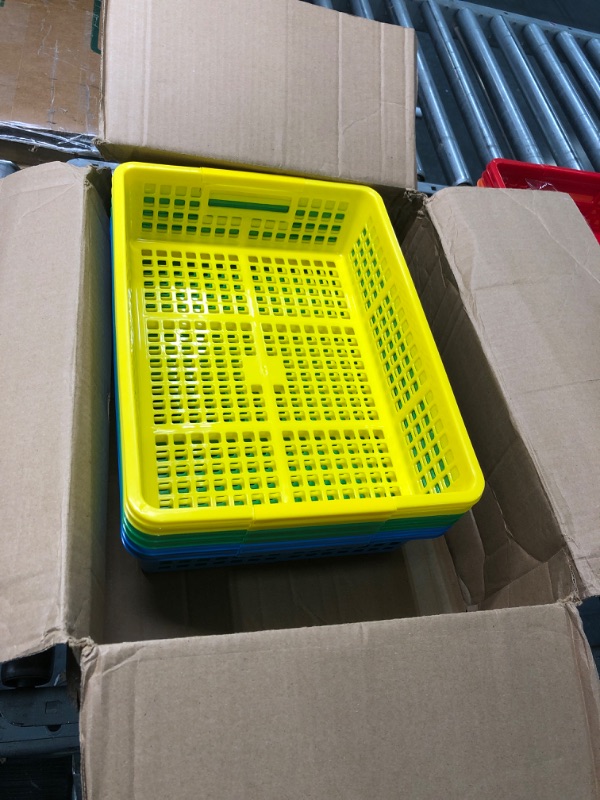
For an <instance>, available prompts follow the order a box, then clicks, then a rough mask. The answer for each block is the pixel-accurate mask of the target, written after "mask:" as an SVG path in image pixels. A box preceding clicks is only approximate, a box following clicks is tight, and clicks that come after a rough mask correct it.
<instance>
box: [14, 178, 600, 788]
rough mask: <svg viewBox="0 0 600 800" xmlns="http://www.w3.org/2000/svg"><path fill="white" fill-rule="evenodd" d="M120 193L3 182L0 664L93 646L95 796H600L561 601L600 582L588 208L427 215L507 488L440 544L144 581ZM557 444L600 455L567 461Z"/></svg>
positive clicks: (412, 240)
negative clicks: (535, 401)
mask: <svg viewBox="0 0 600 800" xmlns="http://www.w3.org/2000/svg"><path fill="white" fill-rule="evenodd" d="M105 189H106V187H105V186H103V185H102V180H101V177H100V176H99V175H98V174H97V173H95V172H93V171H92V172H90V171H86V170H78V169H75V168H72V167H69V166H64V165H56V164H54V165H48V166H45V167H38V168H33V169H27V170H24V171H23V172H21V173H17V174H16V175H14V176H11V177H9V178H6V179H4V180H3V181H0V225H2V236H1V237H0V242H1V244H0V358H1V359H2V363H1V364H0V370H1V374H2V375H3V379H4V386H5V387H6V388H5V391H4V393H3V395H2V398H1V400H0V402H1V404H2V410H1V416H2V420H3V446H2V448H0V453H1V455H0V474H1V475H2V477H3V480H2V482H1V484H2V488H1V489H0V548H1V552H2V554H3V569H2V570H1V571H0V661H5V660H8V659H10V658H13V657H16V656H19V655H23V654H26V653H31V652H34V651H36V650H41V649H44V648H45V647H48V646H50V645H52V644H53V643H57V642H63V641H66V642H69V643H70V645H71V646H72V648H73V649H74V650H75V651H76V652H77V653H78V654H81V665H82V670H83V684H82V691H81V708H82V717H81V737H82V755H83V760H84V779H85V782H86V789H87V800H104V798H106V800H109V798H110V800H115V799H116V800H119V798H120V797H127V798H128V800H142V798H143V800H155V798H156V800H158V798H161V800H162V798H164V797H165V796H177V797H182V798H184V800H185V798H186V797H190V798H192V797H194V798H196V797H198V796H202V797H207V798H211V797H213V798H229V797H247V798H248V799H249V800H250V799H251V798H253V797H257V798H258V797H260V798H261V800H262V798H267V799H268V798H271V797H272V798H277V799H279V798H281V797H289V798H294V797H298V798H300V797H302V798H305V797H315V798H321V797H323V798H330V797H333V798H335V797H340V798H347V797H350V798H352V797H356V798H361V800H362V798H363V797H381V798H386V797H390V798H391V797H398V796H409V797H415V798H417V800H421V798H423V799H425V798H432V800H433V798H436V799H437V798H439V797H445V798H446V797H447V798H451V799H452V798H456V800H463V798H465V797H476V798H478V800H479V798H484V800H485V798H494V800H495V798H497V797H511V798H513V797H514V798H520V797H521V798H524V799H525V798H531V797H543V798H545V800H546V798H550V800H553V798H557V800H558V799H559V798H560V800H563V798H565V797H577V798H578V799H579V798H581V799H582V800H588V798H589V800H592V798H594V797H596V796H597V795H598V788H599V780H600V778H599V776H598V753H599V752H600V733H599V722H598V718H599V714H600V711H599V709H600V698H599V697H598V683H597V678H596V675H595V668H594V665H593V663H592V661H591V656H590V651H589V648H588V645H587V643H586V641H585V639H584V637H583V634H582V632H581V629H580V627H579V622H578V617H577V612H576V610H575V608H574V606H573V605H571V604H570V603H562V602H556V601H557V600H559V601H561V600H563V599H564V598H573V599H578V598H579V597H581V596H584V595H586V594H589V593H591V592H592V591H594V590H595V586H596V585H597V584H596V581H597V580H598V574H597V568H598V564H597V561H596V560H595V557H594V543H593V538H592V536H591V535H589V534H590V531H588V529H587V528H586V525H585V524H584V523H585V522H586V521H588V522H589V523H590V525H591V526H593V524H594V514H595V508H596V506H595V505H594V503H597V500H596V496H595V494H593V493H592V492H591V491H590V492H588V491H587V490H588V489H589V488H590V485H589V484H588V485H587V486H586V485H584V482H585V481H586V480H588V478H587V477H586V475H588V473H589V476H591V477H590V478H589V480H593V479H594V478H595V475H596V473H595V472H594V470H595V469H596V466H595V463H594V461H593V458H592V456H593V455H594V453H593V450H592V451H590V448H591V447H593V446H594V442H595V441H596V439H595V438H594V437H596V435H597V426H598V422H597V420H596V416H597V415H595V414H594V408H595V407H596V406H595V398H594V395H593V393H591V391H590V388H593V387H595V385H596V383H595V381H596V378H595V372H594V370H595V369H596V368H597V366H596V361H595V360H594V358H593V356H594V350H592V340H593V338H594V337H596V336H597V330H596V328H594V326H595V325H597V317H596V316H595V309H596V305H595V304H596V302H597V294H596V292H597V275H598V265H597V262H596V261H595V259H597V252H596V251H597V249H598V248H597V245H596V243H595V241H594V239H593V236H591V234H589V231H588V228H587V226H586V225H585V223H582V224H581V225H580V224H579V223H580V222H581V220H580V219H579V216H578V214H577V212H576V210H575V206H574V205H573V204H572V203H571V202H570V201H566V200H564V198H561V197H558V196H556V195H547V196H546V199H544V200H541V199H539V198H540V197H541V196H542V195H543V193H540V194H539V195H538V199H531V198H524V197H517V198H515V197H513V195H514V194H515V193H514V192H509V193H503V192H496V191H492V190H468V189H456V190H452V191H448V192H446V193H443V194H441V195H439V196H438V197H437V198H434V200H433V201H431V202H427V203H425V205H424V206H423V201H422V198H418V197H417V196H415V195H414V194H409V195H408V196H407V197H406V198H405V202H406V204H408V206H409V207H411V208H413V209H416V214H417V218H416V219H413V223H412V225H411V224H409V223H408V217H407V216H406V214H405V213H404V211H403V212H402V213H401V214H400V220H401V229H402V231H408V232H407V234H406V237H403V238H404V239H405V241H404V249H405V252H406V254H407V257H408V258H409V262H410V266H411V269H412V270H413V274H414V275H415V278H416V281H417V284H418V286H419V290H420V291H421V293H422V297H423V301H424V304H425V308H426V310H427V313H428V314H429V317H430V320H431V323H432V326H433V329H434V333H435V335H436V336H437V337H438V342H439V344H440V347H441V350H442V355H443V357H444V360H445V363H446V365H447V368H448V371H449V373H450V377H451V380H452V382H453V386H454V389H455V392H456V395H457V398H458V401H459V405H460V406H461V409H462V410H463V413H464V415H465V418H466V421H467V426H468V428H469V430H470V432H471V434H472V437H473V440H474V443H475V447H476V450H477V452H478V455H479V458H480V460H481V462H482V464H483V466H484V470H485V472H486V475H487V478H488V488H487V490H486V494H485V496H484V498H483V500H482V502H481V503H480V504H479V505H478V506H477V507H476V509H475V510H474V512H473V514H472V515H467V516H466V517H465V518H464V519H463V520H462V521H461V522H460V523H459V524H458V525H457V526H455V528H454V529H453V530H452V531H451V532H450V534H449V535H448V536H447V537H445V539H440V540H437V541H436V542H413V543H410V544H409V545H407V546H405V547H403V548H402V549H401V550H400V551H398V552H397V553H395V554H391V555H379V556H371V557H365V558H359V557H356V558H346V559H331V560H323V561H315V562H307V563H305V564H300V563H290V564H281V565H268V566H267V565H265V566H262V567H258V566H253V567H246V568H237V569H229V570H225V569H222V570H204V571H197V572H195V573H193V572H188V573H186V572H182V573H173V574H160V575H152V576H150V575H144V574H143V573H141V571H140V570H139V567H138V565H137V564H136V562H135V560H134V559H133V558H132V557H130V556H129V555H128V554H127V553H126V552H125V550H124V548H123V547H122V545H121V543H120V540H119V525H120V518H119V496H118V474H117V466H116V457H115V434H114V424H113V426H112V429H110V428H109V423H108V415H107V395H108V384H109V374H110V359H109V354H110V346H111V340H110V339H111V337H110V331H111V323H110V313H109V304H108V292H107V291H106V290H107V278H108V274H109V250H108V236H107V219H106V209H105V207H104V205H103V202H102V200H101V198H102V197H105V196H106V193H105ZM475 192H477V194H475ZM517 194H519V193H517ZM532 194H533V193H532ZM532 209H533V211H532ZM478 214H479V217H478V216H477V215H478ZM413 216H414V215H413ZM522 219H525V220H526V224H525V223H522V221H521V220H522ZM507 230H510V231H511V232H512V235H511V236H507V234H506V231H507ZM590 240H591V241H590ZM558 243H560V245H559V244H558ZM593 248H596V251H594V250H593ZM557 253H558V255H557ZM554 282H557V283H558V287H559V289H560V291H556V287H554V286H553V284H554ZM534 289H536V290H537V291H533V290H534ZM503 292H506V293H507V297H504V294H503ZM462 293H464V305H463V294H462ZM557 298H559V299H560V304H559V305H556V303H557V302H558V300H557ZM525 301H528V303H529V304H528V305H527V304H526V302H525ZM538 304H540V305H538ZM526 311H527V313H525V312H526ZM542 312H543V313H542ZM548 319H550V320H553V321H554V322H555V323H556V322H557V321H560V323H561V324H560V326H558V327H557V330H558V331H559V332H560V333H561V334H562V336H563V338H564V339H565V340H566V339H567V338H569V339H570V341H571V342H573V341H574V340H575V338H576V340H577V347H571V349H568V348H567V349H563V346H562V345H561V342H560V341H558V334H557V333H556V331H555V329H554V328H552V327H551V326H549V325H548V322H547V320H548ZM565 347H566V345H565ZM484 356H485V357H484ZM525 358H526V360H524V359H525ZM526 369H529V373H528V374H529V375H530V377H531V379H532V385H533V387H534V388H535V392H540V393H541V395H542V396H543V407H542V409H541V410H538V416H542V415H545V416H546V417H547V419H546V420H544V421H543V425H542V421H540V420H539V419H537V417H536V414H535V413H534V412H535V410H536V409H535V407H532V406H530V405H529V402H530V401H529V400H528V398H529V395H530V394H532V393H531V392H530V391H529V389H528V387H527V386H525V388H523V383H524V382H525V377H526V376H525V370H526ZM513 373H514V375H513ZM550 379H552V380H550ZM519 381H521V383H520V382H519ZM596 382H597V381H596ZM588 384H589V387H588ZM580 386H584V387H585V391H583V392H581V393H579V394H578V393H577V388H578V387H580ZM555 389H556V390H557V391H560V392H564V391H569V392H570V394H569V400H570V402H572V403H573V412H574V413H575V414H576V416H577V418H576V419H571V418H570V417H569V416H568V414H565V410H564V408H562V407H561V409H557V408H556V404H555V403H554V402H550V401H548V402H546V401H547V398H551V396H552V394H553V392H554V391H555ZM535 392H534V393H533V394H535ZM580 418H581V419H584V418H585V419H586V420H588V421H589V424H588V425H587V427H586V428H585V430H586V432H587V433H586V435H587V436H589V437H590V439H589V446H588V439H586V438H584V435H583V428H582V427H580V422H579V419H580ZM565 420H567V421H568V426H567V425H566V424H565ZM561 425H563V427H564V429H565V430H567V429H568V431H569V432H571V433H573V434H574V436H575V439H574V440H575V441H576V442H577V443H578V446H579V448H580V450H579V452H580V453H581V463H579V461H576V460H572V459H571V460H569V461H568V466H569V469H568V470H567V469H565V467H564V465H561V464H560V463H558V461H559V459H558V456H557V454H556V452H555V450H554V445H555V442H554V439H552V437H550V433H549V432H550V431H554V433H553V435H554V436H556V437H557V442H558V446H559V447H561V448H562V449H563V451H564V452H567V453H568V452H570V451H569V448H568V447H567V440H566V439H565V438H564V435H565V434H564V433H563V432H562V431H556V430H555V429H556V428H558V427H560V426H561ZM561 437H562V438H561ZM109 440H110V443H111V447H112V454H111V455H110V458H109V464H108V466H107V463H106V459H107V450H108V442H109ZM590 452H591V455H590ZM107 475H108V479H109V487H108V488H109V492H108V519H107V520H106V521H105V519H104V508H105V502H104V500H105V497H106V494H105V490H106V483H105V482H106V477H107ZM7 476H8V478H9V479H7ZM548 486H549V487H550V488H548ZM591 532H592V533H593V530H592V531H591ZM105 555H106V561H107V564H106V567H107V569H106V577H105V576H104V571H103V558H104V556H105ZM104 581H106V582H105V583H104ZM103 589H104V591H103ZM542 603H543V604H546V605H544V606H543V607H539V606H537V605H535V604H542ZM486 606H487V607H495V608H496V610H492V611H476V612H475V613H468V614H466V613H464V610H465V608H467V607H468V608H472V609H480V608H482V607H486ZM506 606H507V607H509V608H506ZM510 606H521V607H519V608H510ZM528 606H531V607H528ZM303 626H305V627H303ZM82 648H83V650H82Z"/></svg>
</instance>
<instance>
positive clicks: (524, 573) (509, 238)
mask: <svg viewBox="0 0 600 800" xmlns="http://www.w3.org/2000/svg"><path fill="white" fill-rule="evenodd" d="M403 250H404V253H405V255H406V258H407V261H408V262H409V264H410V267H411V271H412V274H413V277H414V279H415V283H416V285H417V290H418V291H419V295H420V297H421V301H422V303H423V306H424V308H425V312H426V314H427V316H428V319H429V322H430V325H431V327H432V330H433V333H434V336H435V338H436V341H437V344H438V347H439V349H440V352H441V354H442V358H443V360H444V364H445V367H446V370H447V371H448V375H449V377H450V381H451V383H452V386H453V389H454V392H455V394H456V397H457V400H458V404H459V407H460V409H461V413H462V414H463V417H464V419H465V423H466V425H467V430H468V431H469V435H470V436H471V439H472V441H473V445H474V447H475V451H476V452H477V455H478V458H479V461H480V463H481V466H482V469H483V472H484V475H485V478H486V484H487V486H486V491H485V493H484V497H483V498H482V500H481V501H480V503H479V504H478V505H477V506H476V507H475V508H474V510H473V514H472V515H470V517H467V518H466V519H464V520H463V521H462V522H461V523H459V526H458V527H457V529H456V530H454V531H453V532H451V533H450V535H449V537H448V541H449V544H450V547H451V549H452V550H453V553H454V556H455V563H456V564H457V570H458V572H459V575H460V576H461V577H462V579H463V581H464V582H465V585H466V587H468V594H469V600H470V604H473V605H478V606H480V607H503V606H507V605H523V604H527V603H531V602H540V603H542V602H551V601H552V600H556V599H564V598H566V597H569V596H570V597H574V598H577V597H580V598H584V597H587V596H591V595H597V594H600V493H599V492H598V490H597V487H598V486H599V485H600V461H599V460H598V458H597V453H598V449H599V448H600V414H599V413H598V412H599V411H600V359H598V341H599V340H600V248H599V247H598V246H597V242H596V241H595V239H594V236H593V234H592V232H591V231H590V229H589V228H588V226H587V224H586V222H585V220H584V218H583V217H582V216H581V214H579V213H578V212H577V210H576V207H575V205H574V203H573V201H572V199H571V198H570V197H569V196H568V195H564V194H559V193H553V192H533V191H515V190H512V191H511V190H502V191H500V190H493V191H491V190H489V191H488V190H486V191H485V192H482V191H481V190H478V189H468V188H461V189H459V190H457V189H448V190H445V191H442V192H440V193H439V194H437V195H435V196H434V197H432V198H431V199H430V200H428V201H427V202H426V204H425V210H424V211H423V212H422V213H420V214H419V218H418V219H417V221H416V222H415V223H414V224H413V227H412V229H411V230H410V232H409V234H408V236H407V237H406V239H405V241H404V243H403ZM433 253H436V257H433V256H432V254H433ZM466 376H468V380H467V379H466ZM473 522H474V523H475V524H474V525H473V524H472V523H473ZM476 553H479V556H475V554H476ZM474 556H475V557H474Z"/></svg>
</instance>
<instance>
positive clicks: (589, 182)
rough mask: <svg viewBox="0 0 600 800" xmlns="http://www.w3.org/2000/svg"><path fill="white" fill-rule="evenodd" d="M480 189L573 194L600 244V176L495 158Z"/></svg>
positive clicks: (484, 176) (599, 174) (480, 182)
mask: <svg viewBox="0 0 600 800" xmlns="http://www.w3.org/2000/svg"><path fill="white" fill-rule="evenodd" d="M477 185H478V186H485V187H496V188H505V189H541V190H543V191H550V192H565V193H566V194H570V195H571V197H572V198H573V200H574V201H575V203H576V204H577V207H578V208H579V210H580V211H581V213H582V214H583V216H584V217H585V219H586V220H587V223H588V225H589V226H590V228H591V229H592V231H593V233H594V235H595V237H596V239H597V240H598V242H600V173H598V172H582V171H581V170H577V169H567V168H566V167H552V166H548V165H546V164H528V163H525V162H522V161H510V160H508V159H505V158H495V159H494V160H493V161H490V163H489V164H488V165H487V167H486V169H485V171H484V173H483V175H482V176H481V178H480V179H479V180H478V181H477Z"/></svg>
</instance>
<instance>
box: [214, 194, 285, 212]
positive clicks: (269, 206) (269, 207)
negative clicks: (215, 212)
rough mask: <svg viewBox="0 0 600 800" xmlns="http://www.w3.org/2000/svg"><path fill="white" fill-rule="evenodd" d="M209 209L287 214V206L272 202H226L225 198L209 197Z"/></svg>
mask: <svg viewBox="0 0 600 800" xmlns="http://www.w3.org/2000/svg"><path fill="white" fill-rule="evenodd" d="M208 205H209V207H211V208H239V209H242V210H244V211H269V212H270V213H271V212H272V213H276V214H287V213H288V211H289V210H290V206H289V204H287V205H286V204H284V203H281V202H277V201H276V200H274V201H273V202H264V201H263V202H257V201H255V200H228V199H226V198H219V197H211V198H210V199H209V201H208Z"/></svg>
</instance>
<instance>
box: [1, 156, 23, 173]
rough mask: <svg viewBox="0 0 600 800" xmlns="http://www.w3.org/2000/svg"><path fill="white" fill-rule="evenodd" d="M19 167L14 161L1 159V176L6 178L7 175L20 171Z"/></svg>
mask: <svg viewBox="0 0 600 800" xmlns="http://www.w3.org/2000/svg"><path fill="white" fill-rule="evenodd" d="M18 171H19V167H18V166H17V165H16V164H15V162H14V161H5V160H4V159H1V160H0V178H6V177H7V175H12V174H13V172H18Z"/></svg>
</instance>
